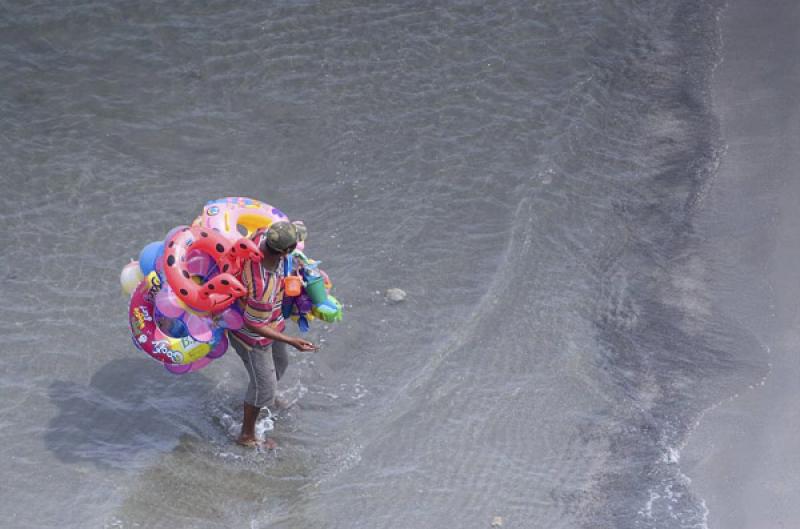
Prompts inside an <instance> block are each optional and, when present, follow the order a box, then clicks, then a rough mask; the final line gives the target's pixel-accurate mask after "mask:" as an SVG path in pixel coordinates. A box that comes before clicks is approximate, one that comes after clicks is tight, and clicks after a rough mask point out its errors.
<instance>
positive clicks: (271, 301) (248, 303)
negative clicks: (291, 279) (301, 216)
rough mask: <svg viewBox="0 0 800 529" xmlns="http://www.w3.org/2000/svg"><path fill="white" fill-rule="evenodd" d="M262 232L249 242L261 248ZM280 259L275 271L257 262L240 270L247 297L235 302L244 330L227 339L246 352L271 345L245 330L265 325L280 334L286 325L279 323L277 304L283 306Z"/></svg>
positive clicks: (232, 333)
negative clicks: (239, 345) (243, 347)
mask: <svg viewBox="0 0 800 529" xmlns="http://www.w3.org/2000/svg"><path fill="white" fill-rule="evenodd" d="M265 234H266V230H264V229H261V230H258V231H256V232H255V233H254V234H253V237H252V239H253V242H254V243H255V244H256V246H258V247H259V248H261V247H262V246H261V243H262V242H263V241H264V237H265ZM284 259H285V258H281V260H280V262H279V263H278V266H277V268H276V269H275V270H272V271H270V270H267V269H266V268H264V267H263V266H261V263H260V262H257V261H248V262H246V263H245V265H244V267H243V268H242V275H241V281H242V284H243V285H244V287H245V288H246V289H247V295H246V296H245V297H243V298H241V299H239V302H238V303H239V307H240V308H241V309H242V315H243V317H244V321H245V326H244V327H242V328H241V329H239V330H236V331H230V334H231V337H232V338H233V339H235V340H236V341H237V342H240V343H241V344H242V345H244V346H245V347H247V348H252V347H255V346H259V347H263V346H266V345H269V344H271V343H272V340H270V339H269V338H265V337H263V336H261V335H260V334H256V333H255V332H253V331H251V330H250V329H248V328H247V325H251V326H253V327H263V326H265V325H268V326H270V327H272V328H273V329H275V330H277V331H283V329H284V328H285V327H286V322H284V321H283V314H282V311H281V304H282V303H283V275H284V274H283V269H284V263H283V260H284Z"/></svg>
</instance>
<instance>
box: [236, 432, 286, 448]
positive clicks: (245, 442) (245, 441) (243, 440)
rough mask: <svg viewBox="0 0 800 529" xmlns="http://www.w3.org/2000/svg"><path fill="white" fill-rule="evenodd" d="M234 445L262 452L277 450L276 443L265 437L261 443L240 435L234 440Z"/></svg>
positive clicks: (258, 440)
mask: <svg viewBox="0 0 800 529" xmlns="http://www.w3.org/2000/svg"><path fill="white" fill-rule="evenodd" d="M236 443H237V444H239V445H241V446H246V447H247V448H262V449H264V450H275V449H276V448H278V443H276V442H275V441H274V440H273V439H270V438H269V437H265V438H264V440H263V441H262V440H261V439H259V438H257V437H252V436H249V435H240V436H239V438H238V439H237V440H236Z"/></svg>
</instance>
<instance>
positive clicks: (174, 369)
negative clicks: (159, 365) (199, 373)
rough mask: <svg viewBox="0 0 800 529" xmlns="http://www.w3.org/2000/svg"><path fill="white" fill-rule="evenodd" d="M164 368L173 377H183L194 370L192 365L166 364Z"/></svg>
mask: <svg viewBox="0 0 800 529" xmlns="http://www.w3.org/2000/svg"><path fill="white" fill-rule="evenodd" d="M164 367H166V368H167V371H169V372H170V373H172V374H173V375H183V374H184V373H188V372H189V371H191V370H192V364H164Z"/></svg>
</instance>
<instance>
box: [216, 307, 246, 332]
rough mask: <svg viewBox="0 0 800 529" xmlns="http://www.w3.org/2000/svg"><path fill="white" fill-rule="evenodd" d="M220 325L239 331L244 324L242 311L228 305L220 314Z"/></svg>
mask: <svg viewBox="0 0 800 529" xmlns="http://www.w3.org/2000/svg"><path fill="white" fill-rule="evenodd" d="M220 316H221V320H220V327H223V328H225V329H231V330H234V331H237V330H239V329H241V328H242V327H243V326H244V319H243V318H242V315H241V313H240V312H239V311H238V310H236V309H235V308H233V307H228V308H227V309H225V310H223V311H222V314H220Z"/></svg>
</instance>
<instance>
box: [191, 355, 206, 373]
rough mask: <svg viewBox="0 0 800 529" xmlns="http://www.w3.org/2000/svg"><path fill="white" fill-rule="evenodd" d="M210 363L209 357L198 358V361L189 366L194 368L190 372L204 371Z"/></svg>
mask: <svg viewBox="0 0 800 529" xmlns="http://www.w3.org/2000/svg"><path fill="white" fill-rule="evenodd" d="M210 363H211V359H210V358H209V357H207V356H204V357H203V358H198V359H197V360H195V361H194V362H192V363H191V364H189V365H190V366H192V368H191V369H190V371H197V370H198V369H203V368H204V367H206V366H207V365H208V364H210Z"/></svg>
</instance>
